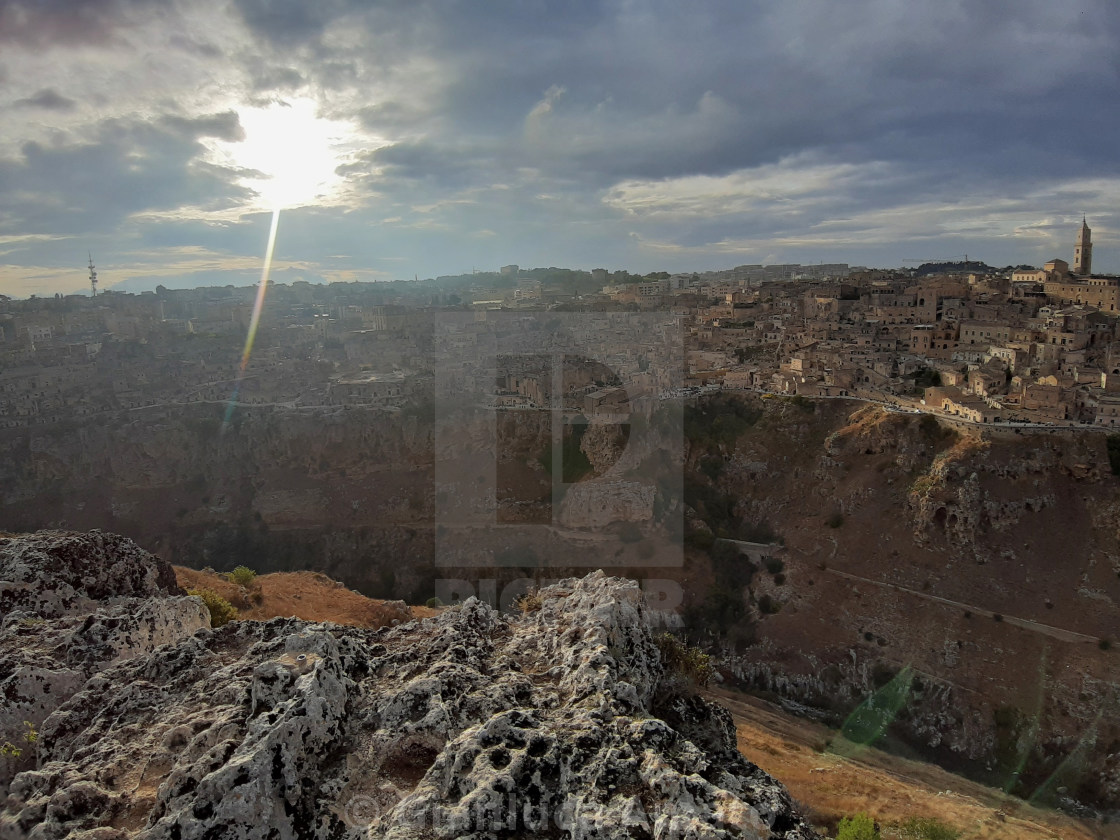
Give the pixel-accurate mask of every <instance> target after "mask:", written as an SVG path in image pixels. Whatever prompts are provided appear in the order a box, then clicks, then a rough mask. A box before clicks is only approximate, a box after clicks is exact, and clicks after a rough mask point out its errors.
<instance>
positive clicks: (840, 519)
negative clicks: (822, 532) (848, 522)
mask: <svg viewBox="0 0 1120 840" xmlns="http://www.w3.org/2000/svg"><path fill="white" fill-rule="evenodd" d="M824 524H825V525H827V526H828V527H829V528H839V527H840V526H841V525H843V524H844V514H842V513H840V511H836V513H834V514H832V516H830V517H828V519H826V520H825V521H824Z"/></svg>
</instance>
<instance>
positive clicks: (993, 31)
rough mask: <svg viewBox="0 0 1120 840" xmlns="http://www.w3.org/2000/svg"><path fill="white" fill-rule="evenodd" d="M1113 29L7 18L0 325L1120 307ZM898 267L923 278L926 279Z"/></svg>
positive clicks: (279, 13) (217, 16)
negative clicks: (1072, 277) (846, 305)
mask: <svg viewBox="0 0 1120 840" xmlns="http://www.w3.org/2000/svg"><path fill="white" fill-rule="evenodd" d="M1118 103H1120V4H1117V3H1116V2H1115V0H1067V2H1064V3H1055V2H1053V0H974V1H973V2H966V0H938V2H936V3H914V2H913V0H846V2H844V3H836V2H832V0H785V2H782V3H774V2H769V0H768V1H767V2H757V0H727V2H697V3H681V2H679V0H665V1H664V2H661V0H616V2H607V0H603V1H602V2H595V1H594V0H565V1H564V2H548V0H509V2H499V1H498V0H494V2H471V1H470V0H440V2H430V0H379V1H377V2H357V0H315V2H311V0H232V1H231V2H225V0H158V2H147V1H146V0H0V115H2V119H0V294H7V295H11V296H16V297H26V296H28V295H30V294H38V295H41V296H42V295H47V294H53V293H56V292H61V293H70V292H75V291H81V290H85V289H88V282H87V279H86V274H87V271H86V263H87V260H88V255H89V254H91V253H92V255H93V259H94V262H95V263H96V265H97V269H98V272H99V279H100V282H101V288H118V289H120V290H127V291H139V290H142V289H150V288H154V287H155V286H156V285H157V284H160V283H162V284H164V285H166V286H168V287H191V286H197V285H214V284H219V285H225V284H230V283H232V284H237V285H240V284H251V283H254V282H256V281H257V280H258V279H259V276H260V267H261V263H262V262H263V258H264V248H265V243H266V239H267V236H268V229H269V223H270V220H271V214H272V212H273V211H274V210H275V209H279V213H280V219H279V230H278V236H277V244H276V254H275V258H274V262H273V270H274V274H273V278H274V279H275V280H278V281H280V282H291V281H293V280H298V279H304V280H309V281H311V282H334V281H351V280H390V279H411V278H413V277H414V276H419V277H422V278H423V277H434V276H438V275H442V274H460V273H467V272H470V271H472V270H474V269H478V270H486V271H493V270H496V269H497V268H498V267H499V266H501V265H505V264H507V263H517V264H519V265H521V266H523V267H538V266H562V267H568V268H582V269H591V268H600V267H601V268H607V269H610V270H618V269H626V270H629V271H631V272H640V273H647V272H650V271H660V270H666V271H674V272H675V271H701V270H708V269H719V268H730V267H732V266H736V265H741V264H767V263H804V264H810V263H816V262H846V263H849V264H852V265H868V266H883V267H888V266H899V265H902V264H904V263H905V264H907V265H909V264H916V262H917V261H925V260H952V259H963V257H964V255H967V256H968V257H969V258H970V259H980V260H984V261H986V262H987V263H989V264H990V265H996V266H1003V265H1010V264H1020V263H1026V264H1034V265H1041V264H1042V263H1043V262H1045V261H1046V260H1048V259H1051V258H1054V257H1060V258H1063V259H1066V260H1067V261H1072V257H1073V244H1074V238H1075V236H1076V233H1077V229H1078V227H1079V226H1080V223H1081V218H1082V216H1083V215H1084V216H1086V217H1087V218H1088V222H1089V225H1090V227H1091V228H1092V229H1093V240H1094V246H1095V247H1094V264H1093V268H1094V270H1095V271H1097V272H1118V273H1120V166H1118V164H1120V151H1118V149H1120V146H1118V144H1117V138H1118V137H1120V107H1117V105H1118ZM906 261H915V262H913V263H910V262H906Z"/></svg>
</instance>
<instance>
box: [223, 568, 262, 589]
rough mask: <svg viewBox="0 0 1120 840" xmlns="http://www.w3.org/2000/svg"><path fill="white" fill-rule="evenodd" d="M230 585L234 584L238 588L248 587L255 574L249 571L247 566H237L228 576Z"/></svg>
mask: <svg viewBox="0 0 1120 840" xmlns="http://www.w3.org/2000/svg"><path fill="white" fill-rule="evenodd" d="M226 577H227V578H229V581H230V583H236V584H237V585H238V586H248V585H249V584H250V583H252V582H253V580H254V579H256V577H257V573H256V572H254V571H253V570H252V569H250V568H249V567H248V566H238V567H237V568H236V569H234V570H233V571H232V572H230V573H229V574H228V575H226Z"/></svg>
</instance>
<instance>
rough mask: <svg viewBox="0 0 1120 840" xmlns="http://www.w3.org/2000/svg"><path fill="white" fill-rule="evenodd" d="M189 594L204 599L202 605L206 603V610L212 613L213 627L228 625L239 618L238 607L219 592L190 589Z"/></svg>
mask: <svg viewBox="0 0 1120 840" xmlns="http://www.w3.org/2000/svg"><path fill="white" fill-rule="evenodd" d="M187 594H188V595H194V596H195V597H196V598H201V599H202V603H204V604H205V605H206V609H208V610H209V611H210V626H211V627H214V628H218V627H221V626H222V625H223V624H228V623H229V622H231V621H233V620H235V619H236V618H237V607H235V606H234V605H233V604H231V603H230V602H229V601H227V600H226V599H225V598H223V597H222V596H221V595H219V594H218V593H217V592H214V591H212V590H210V589H188V590H187Z"/></svg>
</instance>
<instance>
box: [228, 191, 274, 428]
mask: <svg viewBox="0 0 1120 840" xmlns="http://www.w3.org/2000/svg"><path fill="white" fill-rule="evenodd" d="M279 226H280V208H279V207H277V208H276V209H275V210H273V211H272V225H271V226H270V227H269V230H268V247H267V248H265V252H264V267H263V268H262V269H261V282H260V285H259V286H258V287H257V299H256V302H255V303H254V304H253V316H252V318H250V319H249V333H248V335H246V336H245V349H244V350H243V351H242V353H241V366H240V367H239V368H238V371H237V379H236V380H234V383H233V393H232V394H231V395H230V398H229V402H228V403H227V404H226V416H225V418H224V419H223V420H222V432H221V433H222V434H225V433H226V430H227V429H228V428H229V422H230V420H231V419H232V418H233V410H234V408H236V407H237V397H238V395H239V394H240V393H241V383H242V381H243V380H244V379H245V370H246V369H247V368H248V367H249V356H250V355H251V354H252V352H253V341H254V340H255V339H256V337H257V325H258V324H260V320H261V311H262V310H263V309H264V296H265V292H266V291H267V290H268V275H269V272H270V271H271V270H272V252H273V249H275V247H276V229H277V228H278V227H279Z"/></svg>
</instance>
